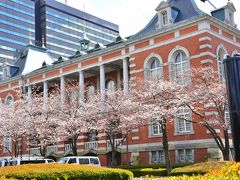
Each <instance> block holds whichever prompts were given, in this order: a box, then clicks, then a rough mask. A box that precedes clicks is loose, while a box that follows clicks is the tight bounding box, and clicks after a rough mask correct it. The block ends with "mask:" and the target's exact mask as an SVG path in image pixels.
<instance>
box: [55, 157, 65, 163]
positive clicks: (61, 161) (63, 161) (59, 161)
mask: <svg viewBox="0 0 240 180" xmlns="http://www.w3.org/2000/svg"><path fill="white" fill-rule="evenodd" d="M57 162H58V163H62V164H65V163H66V162H67V159H66V158H61V159H59V160H58V161H57Z"/></svg>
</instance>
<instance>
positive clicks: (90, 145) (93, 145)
mask: <svg viewBox="0 0 240 180" xmlns="http://www.w3.org/2000/svg"><path fill="white" fill-rule="evenodd" d="M97 148H98V142H97V141H92V142H86V143H85V149H97Z"/></svg>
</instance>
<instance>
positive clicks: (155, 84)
mask: <svg viewBox="0 0 240 180" xmlns="http://www.w3.org/2000/svg"><path fill="white" fill-rule="evenodd" d="M140 86H142V87H143V89H142V90H141V92H140V93H139V94H140V95H141V98H142V103H143V108H144V114H145V115H144V117H147V118H146V120H147V121H146V122H147V124H153V123H155V124H158V125H159V126H160V127H161V130H162V140H163V142H162V143H163V150H164V154H165V163H166V167H167V172H168V173H170V172H171V170H172V166H171V161H170V156H169V145H168V134H167V124H168V123H169V122H171V121H172V119H173V117H174V116H175V114H176V112H177V110H178V107H179V100H178V96H177V95H178V92H179V91H178V89H179V86H178V85H177V84H176V83H175V81H168V80H161V79H155V78H153V80H151V81H145V82H144V85H140ZM140 89H141V88H140Z"/></svg>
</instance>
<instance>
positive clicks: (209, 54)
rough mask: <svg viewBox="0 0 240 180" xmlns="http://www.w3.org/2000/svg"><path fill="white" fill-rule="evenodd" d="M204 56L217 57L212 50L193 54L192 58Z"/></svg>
mask: <svg viewBox="0 0 240 180" xmlns="http://www.w3.org/2000/svg"><path fill="white" fill-rule="evenodd" d="M203 56H212V57H213V58H216V55H215V54H213V53H211V52H202V53H200V54H197V55H193V56H191V57H190V60H191V59H197V58H200V57H203Z"/></svg>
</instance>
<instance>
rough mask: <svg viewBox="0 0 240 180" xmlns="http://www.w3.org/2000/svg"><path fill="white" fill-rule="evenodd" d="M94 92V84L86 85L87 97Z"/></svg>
mask: <svg viewBox="0 0 240 180" xmlns="http://www.w3.org/2000/svg"><path fill="white" fill-rule="evenodd" d="M94 94H95V86H94V85H88V86H87V98H90V97H92V96H93V95H94Z"/></svg>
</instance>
